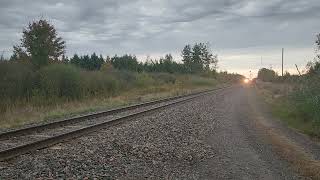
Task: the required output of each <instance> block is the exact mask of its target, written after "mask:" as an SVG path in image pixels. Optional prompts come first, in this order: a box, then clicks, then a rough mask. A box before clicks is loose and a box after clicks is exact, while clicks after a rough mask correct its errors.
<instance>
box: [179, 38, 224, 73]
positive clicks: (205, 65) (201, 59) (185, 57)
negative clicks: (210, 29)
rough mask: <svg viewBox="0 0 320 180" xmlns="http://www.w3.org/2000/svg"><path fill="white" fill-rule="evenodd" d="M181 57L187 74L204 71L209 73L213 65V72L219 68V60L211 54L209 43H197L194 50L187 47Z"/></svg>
mask: <svg viewBox="0 0 320 180" xmlns="http://www.w3.org/2000/svg"><path fill="white" fill-rule="evenodd" d="M181 56H182V61H183V63H184V65H185V67H186V70H187V72H191V73H199V72H203V71H204V70H205V71H207V72H208V71H211V68H210V66H211V65H213V70H215V69H216V68H217V63H218V58H217V55H214V54H212V53H211V52H210V46H209V43H206V44H205V43H196V44H194V45H193V47H192V48H191V46H190V45H186V46H185V47H184V48H183V50H182V52H181Z"/></svg>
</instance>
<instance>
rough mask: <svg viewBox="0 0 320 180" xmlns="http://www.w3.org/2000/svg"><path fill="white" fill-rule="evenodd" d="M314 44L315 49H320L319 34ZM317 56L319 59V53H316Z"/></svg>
mask: <svg viewBox="0 0 320 180" xmlns="http://www.w3.org/2000/svg"><path fill="white" fill-rule="evenodd" d="M316 45H317V51H320V34H318V35H317V40H316ZM317 58H318V59H320V54H317Z"/></svg>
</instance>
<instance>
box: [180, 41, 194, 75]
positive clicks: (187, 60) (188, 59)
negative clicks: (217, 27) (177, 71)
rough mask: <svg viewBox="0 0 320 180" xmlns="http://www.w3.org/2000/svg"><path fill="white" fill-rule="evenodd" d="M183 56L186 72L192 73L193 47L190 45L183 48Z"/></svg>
mask: <svg viewBox="0 0 320 180" xmlns="http://www.w3.org/2000/svg"><path fill="white" fill-rule="evenodd" d="M181 56H182V61H183V63H184V66H185V67H186V71H187V72H191V69H192V50H191V46H190V45H189V44H188V45H186V46H185V47H184V48H183V50H182V52H181Z"/></svg>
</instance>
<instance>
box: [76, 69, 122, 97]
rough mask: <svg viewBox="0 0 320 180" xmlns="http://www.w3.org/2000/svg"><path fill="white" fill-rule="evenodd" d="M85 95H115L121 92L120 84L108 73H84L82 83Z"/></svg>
mask: <svg viewBox="0 0 320 180" xmlns="http://www.w3.org/2000/svg"><path fill="white" fill-rule="evenodd" d="M81 87H82V91H83V94H85V95H86V96H88V95H89V96H91V95H103V94H104V95H107V96H111V95H115V94H116V93H117V92H119V90H120V86H119V82H118V81H116V79H115V78H113V77H111V76H110V75H109V74H107V73H103V72H98V71H92V72H87V71H85V72H83V73H82V83H81Z"/></svg>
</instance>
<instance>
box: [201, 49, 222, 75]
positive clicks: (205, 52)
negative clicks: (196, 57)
mask: <svg viewBox="0 0 320 180" xmlns="http://www.w3.org/2000/svg"><path fill="white" fill-rule="evenodd" d="M209 48H210V45H209V43H207V44H203V45H202V56H203V57H202V61H203V64H204V70H205V71H207V72H208V71H210V70H211V69H210V65H213V70H214V71H215V70H216V69H217V64H218V56H217V55H213V54H212V53H210V51H209Z"/></svg>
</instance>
